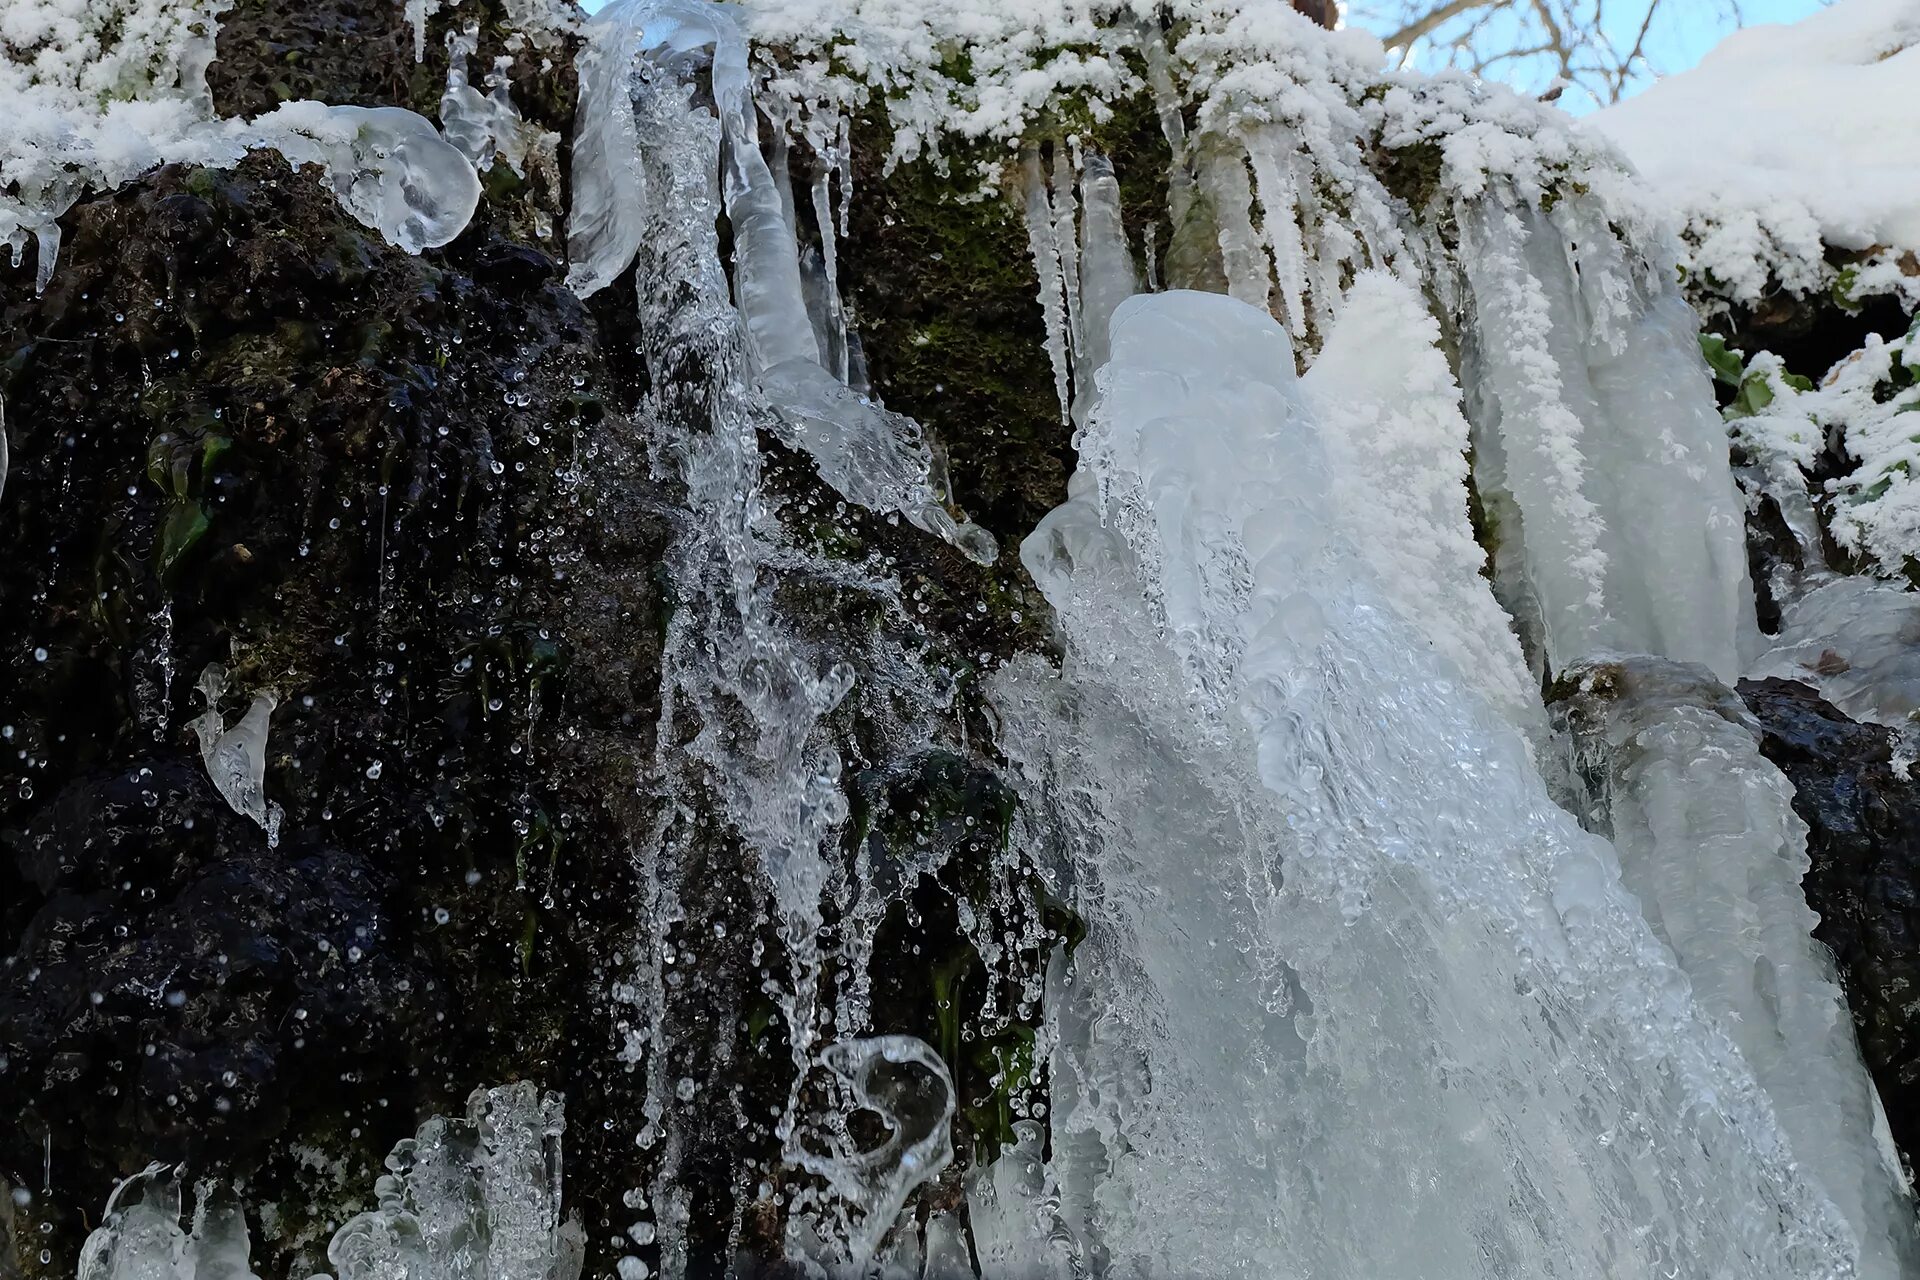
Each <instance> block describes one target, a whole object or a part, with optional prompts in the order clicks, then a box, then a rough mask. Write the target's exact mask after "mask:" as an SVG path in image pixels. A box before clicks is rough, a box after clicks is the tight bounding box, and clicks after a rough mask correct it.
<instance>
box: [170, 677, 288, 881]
mask: <svg viewBox="0 0 1920 1280" xmlns="http://www.w3.org/2000/svg"><path fill="white" fill-rule="evenodd" d="M226 687H227V671H226V668H225V667H222V666H220V665H219V664H218V663H214V664H212V665H210V666H208V667H207V669H206V670H204V671H202V672H201V673H200V681H199V684H198V685H197V686H196V688H197V689H198V690H199V693H200V696H201V698H202V699H204V700H205V701H206V704H207V709H206V710H205V711H203V712H201V713H200V715H199V716H198V718H196V719H195V720H194V721H193V725H192V728H193V732H194V736H195V737H196V738H198V739H199V741H200V759H201V761H202V762H203V763H204V764H205V765H206V767H207V777H208V778H209V779H211V780H212V782H213V787H214V790H216V791H218V792H219V793H220V798H221V799H222V800H225V801H226V802H227V806H228V807H229V808H231V809H232V810H233V811H234V812H235V813H237V814H239V815H240V816H241V817H243V818H252V819H253V820H254V821H255V822H257V823H259V824H260V826H261V829H262V830H264V831H265V832H266V833H267V844H268V845H270V846H271V845H276V844H279V843H280V819H281V816H282V815H281V811H280V806H279V805H277V804H275V803H273V802H272V801H271V800H269V799H267V791H266V784H267V729H268V720H269V719H270V718H271V717H272V715H273V709H274V708H275V707H276V706H278V705H279V704H280V699H279V696H278V695H277V694H275V693H273V692H272V691H271V690H262V691H261V692H259V693H256V694H255V695H254V696H253V701H252V702H251V703H250V704H249V705H248V707H247V710H246V714H245V715H243V716H241V717H240V719H239V720H238V721H236V722H235V723H234V725H233V726H232V727H231V728H229V727H227V723H226V721H225V719H224V718H223V717H222V716H221V714H220V695H221V694H222V693H224V692H225V691H226Z"/></svg>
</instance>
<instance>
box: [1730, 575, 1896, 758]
mask: <svg viewBox="0 0 1920 1280" xmlns="http://www.w3.org/2000/svg"><path fill="white" fill-rule="evenodd" d="M1772 640H1773V646H1772V648H1770V649H1768V650H1767V652H1766V653H1764V654H1762V655H1761V656H1760V658H1759V659H1758V660H1757V661H1756V662H1755V663H1754V665H1753V669H1752V671H1750V672H1749V673H1748V674H1750V675H1752V676H1753V677H1755V678H1756V679H1758V678H1764V677H1766V676H1778V677H1780V678H1781V679H1784V680H1799V681H1801V682H1803V683H1805V684H1810V685H1812V686H1813V687H1814V688H1816V689H1818V690H1820V693H1821V695H1822V696H1823V697H1825V698H1826V699H1827V700H1828V701H1829V702H1831V703H1833V705H1834V706H1836V707H1838V708H1840V710H1842V711H1844V712H1846V713H1847V714H1848V715H1849V716H1852V717H1853V718H1854V719H1856V720H1870V721H1873V722H1874V723H1877V724H1884V725H1887V726H1889V727H1890V728H1894V729H1899V730H1902V731H1904V732H1906V733H1908V734H1912V733H1914V732H1915V731H1917V730H1920V719H1916V717H1920V595H1916V594H1915V593H1914V592H1912V591H1909V590H1907V589H1906V588H1904V587H1900V586H1897V585H1895V584H1893V583H1891V582H1885V581H1881V580H1879V579H1875V578H1865V577H1839V576H1823V577H1822V578H1819V579H1816V580H1815V582H1814V583H1813V584H1812V585H1811V587H1810V589H1809V590H1807V592H1806V593H1805V594H1804V595H1802V596H1800V597H1799V598H1798V599H1795V600H1793V601H1792V602H1790V603H1789V604H1788V605H1787V607H1786V609H1785V611H1784V613H1783V615H1782V617H1781V627H1780V633H1779V634H1778V635H1776V636H1774V637H1772Z"/></svg>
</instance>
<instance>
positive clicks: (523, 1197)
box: [79, 1082, 586, 1280]
mask: <svg viewBox="0 0 1920 1280" xmlns="http://www.w3.org/2000/svg"><path fill="white" fill-rule="evenodd" d="M565 1123H566V1122H565V1118H564V1107H563V1105H562V1102H561V1099H560V1098H559V1096H558V1095H556V1094H549V1093H542V1092H541V1091H540V1090H539V1089H537V1088H536V1087H534V1086H533V1085H532V1084H529V1083H526V1082H522V1083H520V1084H513V1085H501V1086H499V1087H498V1088H493V1089H476V1090H474V1092H473V1095H472V1096H471V1097H469V1098H468V1099H467V1113H466V1116H465V1117H464V1118H460V1117H455V1118H448V1117H445V1116H435V1117H433V1118H432V1119H430V1120H428V1121H427V1122H426V1123H425V1124H423V1125H421V1126H420V1130H419V1132H418V1133H417V1134H415V1135H414V1136H413V1137H411V1138H407V1139H404V1140H402V1141H401V1142H400V1143H399V1144H398V1145H396V1146H395V1147H394V1149H393V1152H392V1154H390V1155H389V1156H388V1157H387V1161H386V1164H387V1170H388V1172H387V1173H386V1174H383V1175H382V1176H381V1178H380V1180H379V1183H378V1184H377V1186H376V1187H375V1188H374V1195H375V1199H376V1200H377V1202H378V1205H377V1207H376V1208H373V1209H370V1210H367V1211H366V1212H364V1213H361V1214H358V1215H356V1216H354V1217H353V1218H351V1219H350V1220H348V1221H347V1223H346V1224H345V1225H343V1226H342V1227H341V1228H340V1229H339V1230H338V1231H337V1232H335V1233H334V1236H333V1241H332V1243H331V1244H330V1245H329V1246H328V1248H327V1259H328V1261H329V1262H330V1263H332V1265H333V1268H334V1271H335V1274H336V1275H337V1277H338V1280H397V1278H401V1277H404V1278H405V1280H577V1278H578V1276H579V1274H580V1265H581V1262H582V1260H583V1258H584V1256H585V1245H586V1238H585V1234H584V1232H583V1231H582V1230H581V1227H580V1223H579V1221H578V1220H577V1219H563V1217H562V1214H561V1204H560V1135H561V1133H562V1131H563V1130H564V1128H565ZM194 1201H195V1203H194V1210H193V1218H192V1225H191V1228H190V1229H189V1228H183V1227H182V1225H181V1207H182V1206H181V1187H180V1179H179V1177H178V1175H177V1174H175V1173H170V1172H168V1171H167V1170H165V1169H164V1168H163V1167H162V1166H160V1165H154V1166H152V1167H150V1168H148V1169H147V1170H146V1171H145V1172H144V1173H142V1174H140V1175H138V1176H136V1177H133V1178H130V1179H128V1180H127V1181H126V1182H125V1183H122V1184H121V1186H120V1187H119V1188H118V1189H117V1190H115V1192H114V1193H113V1196H112V1198H111V1199H110V1200H108V1202H107V1209H106V1214H105V1216H104V1217H103V1219H102V1221H101V1224H100V1225H99V1226H98V1227H96V1228H95V1229H94V1230H93V1232H92V1234H90V1235H89V1236H88V1237H87V1242H86V1246H85V1248H84V1249H83V1250H82V1252H81V1257H80V1270H79V1280H162V1278H164V1280H258V1278H257V1277H256V1276H255V1275H254V1273H253V1270H252V1267H251V1266H250V1265H249V1262H248V1254H249V1240H248V1235H247V1223H246V1217H245V1215H244V1214H243V1213H242V1212H241V1210H240V1207H239V1205H238V1203H237V1201H236V1200H235V1198H234V1195H233V1193H232V1192H231V1191H229V1190H226V1189H223V1188H221V1187H218V1186H217V1185H215V1184H214V1183H212V1182H201V1183H200V1184H198V1185H197V1186H196V1188H195V1192H194ZM123 1202H125V1203H123ZM316 1280H321V1278H318V1277H316ZM325 1280H333V1278H332V1277H327V1278H325Z"/></svg>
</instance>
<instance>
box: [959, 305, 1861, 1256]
mask: <svg viewBox="0 0 1920 1280" xmlns="http://www.w3.org/2000/svg"><path fill="white" fill-rule="evenodd" d="M1292 363H1293V362H1292V353H1291V351H1290V350H1289V344H1288V342H1287V339H1286V336H1285V334H1284V332H1283V331H1282V330H1281V329H1280V328H1279V326H1278V324H1277V323H1276V322H1275V321H1274V320H1273V319H1272V318H1271V317H1269V316H1267V315H1266V314H1265V313H1263V312H1260V311H1257V310H1255V309H1252V308H1249V307H1246V306H1244V305H1243V304H1240V303H1238V302H1235V301H1233V300H1231V299H1226V298H1221V297H1218V296H1214V295H1201V294H1191V293H1171V294H1161V295H1155V296H1153V297H1148V298H1136V299H1134V300H1132V301H1130V302H1129V303H1127V304H1126V305H1125V306H1123V307H1122V308H1121V309H1120V311H1119V312H1118V313H1117V315H1116V316H1115V319H1114V325H1113V354H1112V356H1111V359H1110V362H1109V364H1108V366H1107V368H1106V371H1105V373H1104V374H1103V376H1102V383H1101V392H1102V395H1101V401H1100V405H1099V406H1098V407H1097V408H1096V409H1095V411H1094V414H1093V419H1092V424H1093V425H1092V427H1091V428H1090V430H1089V431H1088V432H1087V434H1086V437H1085V438H1084V439H1083V446H1082V452H1081V464H1080V469H1079V471H1077V472H1076V474H1075V478H1074V482H1073V485H1072V488H1071V493H1072V497H1071V498H1070V500H1069V501H1068V502H1067V504H1066V505H1064V506H1062V507H1060V508H1058V509H1056V510H1055V511H1054V512H1053V513H1052V514H1051V515H1049V516H1048V517H1047V519H1046V520H1045V521H1044V522H1043V523H1042V524H1041V526H1040V528H1039V529H1037V530H1036V531H1035V533H1034V535H1033V536H1032V537H1031V538H1029V539H1028V541H1027V542H1026V543H1025V544H1024V545H1023V546H1022V549H1021V554H1022V559H1023V561H1024V562H1025V563H1026V564H1027V566H1028V567H1029V569H1030V570H1031V571H1032V572H1033V574H1034V577H1035V579H1036V580H1037V581H1038V582H1039V583H1040V584H1041V586H1042V588H1043V589H1044V590H1045V591H1046V593H1047V596H1048V599H1049V600H1050V601H1051V602H1052V603H1053V604H1054V607H1055V608H1056V610H1057V611H1058V613H1059V615H1060V619H1061V623H1062V626H1063V628H1064V630H1065V633H1066V642H1067V658H1066V667H1065V670H1064V672H1063V673H1062V675H1061V676H1060V677H1057V678H1056V677H1053V676H1050V675H1049V674H1047V673H1046V672H1044V671H1043V670H1040V669H1038V668H1037V667H1033V666H1029V667H1027V668H1025V669H1024V670H1020V671H1017V672H1014V671H1011V670H1010V672H1009V673H1008V674H1006V675H1004V676H1003V677H1001V678H999V681H998V683H997V685H996V688H995V690H994V696H995V699H996V702H997V703H998V705H999V706H1000V707H1001V709H1002V715H1003V718H1004V721H1005V723H1006V725H1007V733H1006V745H1007V749H1008V750H1009V751H1010V752H1011V753H1012V754H1013V755H1014V756H1015V758H1016V759H1018V760H1019V761H1020V762H1021V763H1022V765H1023V766H1024V768H1025V769H1026V770H1027V782H1026V789H1027V792H1028V794H1029V796H1030V797H1031V798H1032V800H1033V801H1034V811H1035V812H1037V813H1040V814H1044V815H1051V816H1050V817H1048V818H1045V819H1043V820H1042V821H1043V822H1050V823H1056V824H1058V825H1057V827H1054V828H1053V829H1051V830H1047V829H1044V828H1043V830H1042V831H1041V832H1039V833H1037V838H1039V839H1042V840H1044V841H1046V842H1047V843H1048V844H1049V846H1050V847H1051V848H1052V850H1053V851H1054V854H1055V856H1056V858H1057V859H1058V864H1057V874H1058V875H1059V876H1060V878H1061V879H1062V880H1063V881H1067V882H1070V883H1072V884H1073V886H1074V894H1075V902H1076V903H1077V904H1078V905H1079V908H1080V909H1081V910H1082V911H1083V912H1084V913H1085V914H1086V917H1087V924H1088V928H1089V936H1088V939H1087V941H1086V942H1084V943H1082V944H1081V947H1080V949H1079V951H1078V952H1077V953H1076V955H1075V957H1074V959H1073V961H1072V963H1071V966H1069V967H1068V968H1066V969H1063V970H1062V971H1061V973H1060V976H1059V980H1058V982H1057V984H1055V985H1052V986H1051V987H1050V995H1051V996H1054V997H1055V1000H1054V1004H1053V1007H1052V1012H1051V1016H1052V1017H1053V1018H1054V1019H1056V1020H1057V1021H1056V1026H1057V1033H1056V1034H1057V1041H1056V1043H1057V1047H1056V1049H1055V1050H1054V1058H1053V1073H1052V1078H1053V1081H1054V1086H1053V1090H1054V1092H1053V1102H1052V1109H1051V1112H1050V1115H1051V1124H1052V1130H1053V1149H1054V1151H1055V1153H1056V1154H1055V1156H1054V1159H1053V1168H1052V1171H1051V1172H1052V1176H1053V1177H1054V1178H1055V1179H1056V1181H1057V1188H1058V1189H1057V1196H1058V1206H1059V1207H1058V1215H1059V1219H1060V1226H1061V1227H1062V1228H1063V1234H1062V1235H1061V1236H1060V1238H1061V1239H1062V1240H1063V1241H1064V1240H1070V1241H1071V1245H1070V1248H1069V1251H1070V1252H1071V1253H1072V1254H1074V1255H1075V1256H1076V1257H1077V1258H1078V1259H1079V1263H1078V1265H1082V1266H1084V1265H1094V1266H1106V1267H1110V1268H1111V1269H1112V1270H1114V1271H1117V1272H1123V1273H1124V1272H1126V1271H1129V1270H1132V1271H1137V1272H1140V1273H1143V1274H1174V1273H1204V1274H1209V1275H1238V1274H1247V1275H1272V1274H1329V1275H1345V1274H1351V1275H1383V1276H1386V1275H1417V1274H1433V1275H1467V1274H1505V1275H1529V1276H1550V1275H1568V1276H1576V1275H1577V1276H1590V1275H1593V1276H1597V1275H1608V1274H1622V1273H1633V1274H1640V1273H1643V1272H1645V1273H1654V1274H1659V1273H1662V1272H1664V1273H1669V1274H1672V1273H1676V1272H1677V1273H1678V1274H1715V1273H1717V1272H1720V1271H1723V1270H1724V1271H1730V1272H1732V1273H1735V1274H1743V1275H1779V1276H1788V1275H1794V1276H1815V1275H1832V1276H1838V1275H1845V1274H1852V1273H1853V1269H1854V1267H1855V1264H1856V1258H1857V1256H1858V1246H1857V1245H1856V1243H1855V1242H1854V1240H1853V1239H1852V1238H1851V1237H1850V1235H1849V1233H1848V1228H1847V1225H1846V1223H1845V1220H1844V1219H1843V1218H1842V1217H1841V1216H1840V1215H1839V1214H1838V1213H1837V1212H1836V1210H1835V1208H1834V1205H1833V1202H1832V1198H1831V1195H1830V1194H1829V1193H1828V1192H1827V1191H1826V1190H1825V1189H1823V1188H1822V1187H1821V1186H1820V1185H1819V1184H1818V1183H1817V1182H1815V1181H1813V1180H1812V1178H1811V1176H1810V1175H1809V1174H1808V1173H1807V1172H1806V1171H1805V1170H1804V1168H1803V1167H1802V1166H1798V1165H1796V1163H1795V1162H1794V1160H1793V1159H1792V1157H1791V1156H1790V1155H1789V1154H1788V1148H1787V1145H1786V1142H1785V1140H1784V1138H1783V1135H1782V1131H1781V1128H1780V1124H1779V1121H1778V1120H1777V1118H1776V1116H1775V1109H1774V1106H1773V1104H1772V1103H1771V1102H1770V1101H1769V1099H1768V1097H1767V1095H1766V1094H1765V1092H1764V1091H1763V1090H1762V1089H1761V1087H1760V1086H1759V1085H1758V1084H1757V1082H1756V1081H1755V1080H1754V1078H1753V1076H1752V1074H1751V1072H1750V1070H1749V1068H1748V1066H1747V1065H1746V1063H1745V1062H1743V1060H1742V1059H1741V1057H1740V1055H1739V1053H1738V1051H1737V1050H1736V1049H1735V1047H1734V1046H1733V1045H1732V1044H1731V1043H1730V1042H1729V1041H1728V1040H1727V1039H1726V1037H1725V1035H1724V1034H1723V1033H1722V1032H1720V1031H1719V1030H1718V1029H1717V1028H1716V1027H1715V1026H1714V1025H1713V1024H1712V1023H1711V1021H1709V1019H1708V1018H1707V1017H1705V1016H1703V1014H1702V1011H1701V1009H1700V1007H1699V1005H1698V1003H1697V1002H1696V1001H1695V1000H1694V999H1693V998H1692V995H1691V993H1690V987H1689V983H1688V981H1687V979H1686V977H1685V975H1684V973H1683V972H1682V971H1681V970H1680V969H1679V967H1678V966H1677V965H1676V963H1675V960H1674V957H1673V954H1672V952H1671V951H1670V950H1669V949H1668V948H1667V947H1666V946H1665V945H1663V944H1662V943H1661V942H1660V940H1659V939H1658V938H1657V937H1656V935H1655V934H1654V933H1653V931H1652V930H1651V929H1650V928H1649V926H1648V925H1647V922H1646V920H1645V918H1644V916H1643V915H1642V912H1641V910H1640V907H1639V905H1638V904H1637V903H1636V902H1635V900H1634V899H1633V897H1632V896H1631V895H1630V894H1629V893H1628V891H1627V890H1626V889H1625V888H1624V887H1623V886H1622V885H1621V883H1620V868H1619V864H1618V862H1617V860H1616V857H1615V854H1614V851H1613V850H1612V849H1611V848H1610V847H1609V846H1608V845H1607V844H1606V843H1605V842H1604V841H1602V840H1600V839H1599V838H1597V837H1594V836H1591V835H1588V834H1587V833H1585V832H1583V831H1581V830H1580V829H1579V828H1578V826H1576V825H1575V823H1574V822H1573V820H1572V819H1571V818H1570V817H1569V816H1568V815H1567V814H1566V813H1565V812H1564V811H1562V810H1561V809H1559V808H1558V807H1557V806H1556V805H1555V804H1554V802H1553V801H1552V799H1550V798H1549V796H1548V793H1547V790H1546V787H1545V785H1544V784H1543V782H1542V780H1541V778H1540V776H1539V774H1538V773H1537V772H1536V771H1535V769H1534V766H1533V764H1532V762H1531V759H1530V757H1529V753H1528V750H1527V748H1526V745H1525V742H1524V739H1523V738H1522V737H1521V736H1520V734H1519V733H1518V732H1517V731H1516V730H1515V729H1514V728H1513V727H1512V726H1511V725H1510V724H1509V723H1508V722H1507V721H1506V720H1505V719H1504V718H1503V717H1501V716H1500V715H1498V714H1497V713H1496V712H1495V711H1494V710H1493V709H1492V707H1491V706H1490V705H1489V704H1488V703H1487V702H1486V701H1485V700H1484V698H1482V696H1481V695H1480V694H1479V693H1478V692H1477V691H1476V690H1475V689H1474V687H1473V686H1472V685H1471V684H1470V683H1469V682H1468V681H1467V680H1466V679H1464V678H1463V677H1462V675H1461V674H1460V673H1459V672H1458V670H1457V669H1456V668H1454V666H1453V664H1452V662H1451V661H1450V660H1449V659H1447V658H1445V657H1443V656H1440V655H1439V654H1436V653H1435V652H1434V646H1433V645H1432V644H1431V642H1430V639H1431V637H1432V635H1433V628H1434V618H1433V617H1432V616H1431V615H1429V614H1427V613H1426V612H1425V611H1424V609H1425V605H1426V602H1423V601H1419V600H1412V601H1403V600H1397V599H1391V598H1389V597H1388V596H1387V595H1386V594H1385V592H1384V591H1383V590H1382V587H1381V583H1380V580H1379V578H1378V576H1377V574H1376V571H1375V570H1374V568H1373V567H1372V565H1371V564H1370V563H1369V562H1368V559H1367V557H1366V555H1365V554H1364V553H1363V552H1362V551H1361V550H1360V549H1359V546H1360V545H1364V543H1365V540H1366V538H1367V537H1368V536H1370V534H1369V531H1368V530H1367V528H1366V522H1367V521H1368V520H1369V518H1370V513H1368V512H1367V511H1365V510H1364V509H1363V510H1357V511H1356V510H1353V509H1350V508H1346V507H1344V506H1343V505H1341V504H1338V503H1337V502H1335V501H1332V500H1330V498H1329V495H1334V494H1338V493H1339V489H1338V487H1337V482H1336V480H1335V476H1334V468H1333V466H1332V464H1331V463H1330V462H1329V460H1328V458H1327V451H1326V448H1325V445H1324V444H1323V441H1322V438H1321V437H1322V433H1323V431H1324V427H1323V425H1322V424H1321V423H1320V422H1319V421H1317V419H1316V417H1315V410H1314V404H1315V403H1316V402H1324V401H1325V400H1326V399H1331V398H1335V397H1337V396H1339V395H1341V394H1342V393H1343V392H1345V393H1349V394H1355V395H1367V394H1376V393H1373V392H1370V391H1369V390H1368V388H1367V386H1366V381H1367V379H1366V378H1365V373H1366V370H1365V369H1364V368H1363V369H1360V370H1356V372H1357V373H1360V374H1361V375H1362V378H1361V383H1360V385H1356V386H1352V387H1341V386H1336V385H1333V384H1332V379H1331V378H1329V379H1328V381H1327V384H1324V385H1322V386H1320V387H1318V388H1316V389H1315V394H1314V396H1313V397H1312V398H1311V399H1309V398H1308V397H1307V396H1306V395H1305V394H1304V393H1303V391H1302V389H1301V388H1300V386H1299V385H1298V383H1297V382H1296V381H1295V380H1294V378H1293V376H1292V373H1291V369H1292ZM1357 544H1358V545H1357ZM1143 599H1144V600H1145V601H1147V603H1148V608H1147V609H1146V611H1145V612H1144V613H1143V612H1142V610H1141V609H1140V601H1142V600H1143ZM1088 724H1098V725H1100V726H1101V729H1100V731H1099V732H1098V733H1093V734H1088V733H1086V732H1084V731H1083V730H1082V729H1080V728H1078V727H1076V726H1084V725H1088ZM1142 777H1149V778H1152V779H1154V780H1155V785H1154V787H1153V788H1152V789H1151V791H1150V792H1143V791H1142V790H1141V789H1140V788H1138V787H1137V786H1136V785H1135V780H1137V779H1139V778H1142ZM1074 797H1081V798H1083V799H1082V800H1080V801H1075V800H1074V799H1073V798H1074ZM1069 979H1070V981H1069ZM1546 1061H1552V1062H1554V1063H1556V1064H1558V1065H1557V1067H1556V1070H1555V1072H1554V1073H1553V1074H1552V1075H1551V1076H1542V1075H1541V1074H1540V1072H1539V1071H1538V1070H1537V1067H1538V1064H1539V1063H1541V1062H1546ZM1361 1135H1364V1139H1362V1138H1361ZM1123 1153H1124V1154H1123ZM1889 1194H1891V1193H1889ZM1067 1261H1068V1260H1067V1259H1062V1263H1063V1266H1062V1273H1063V1274H1065V1273H1066V1266H1065V1264H1066V1263H1067Z"/></svg>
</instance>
